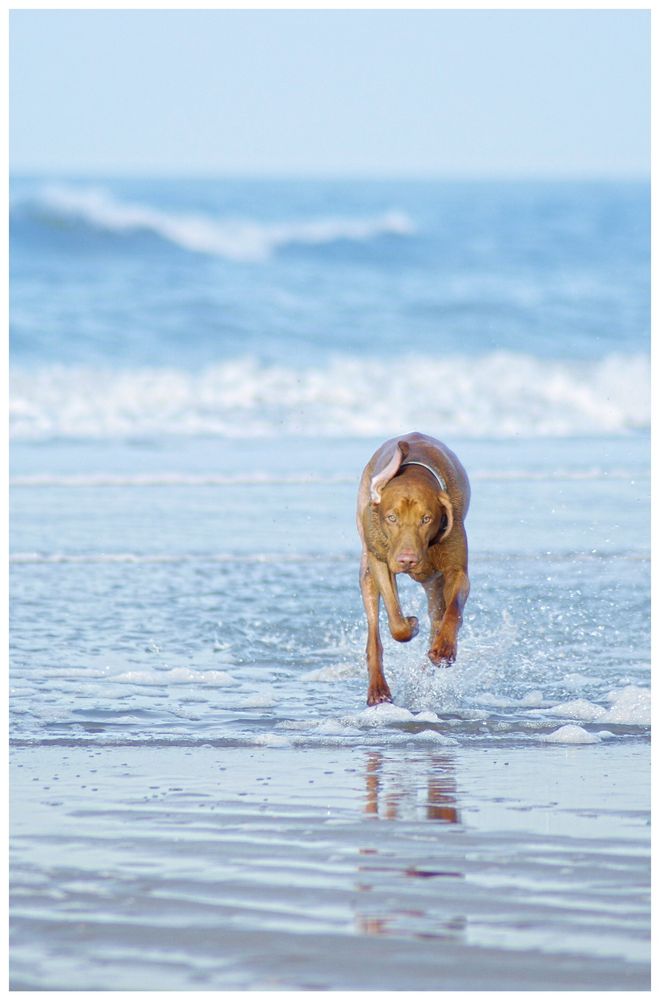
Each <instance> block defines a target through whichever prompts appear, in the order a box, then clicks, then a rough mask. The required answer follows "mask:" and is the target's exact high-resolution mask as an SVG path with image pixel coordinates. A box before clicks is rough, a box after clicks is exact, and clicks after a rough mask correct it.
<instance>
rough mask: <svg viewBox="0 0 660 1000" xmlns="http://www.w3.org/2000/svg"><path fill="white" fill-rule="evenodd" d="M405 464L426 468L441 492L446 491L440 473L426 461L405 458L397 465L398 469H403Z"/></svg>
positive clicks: (445, 485)
mask: <svg viewBox="0 0 660 1000" xmlns="http://www.w3.org/2000/svg"><path fill="white" fill-rule="evenodd" d="M407 465H421V467H422V469H427V470H428V472H430V473H431V475H432V476H433V478H434V479H435V480H436V482H437V484H438V486H439V487H440V489H441V490H442V492H443V493H446V492H447V484H446V482H445V481H444V479H443V478H442V476H441V475H440V473H439V472H437V470H436V469H434V468H433V466H431V465H427V464H426V462H416V461H414V459H412V458H411V459H406V461H405V462H402V463H401V465H400V466H399V470H401V469H404V468H405V467H406V466H407Z"/></svg>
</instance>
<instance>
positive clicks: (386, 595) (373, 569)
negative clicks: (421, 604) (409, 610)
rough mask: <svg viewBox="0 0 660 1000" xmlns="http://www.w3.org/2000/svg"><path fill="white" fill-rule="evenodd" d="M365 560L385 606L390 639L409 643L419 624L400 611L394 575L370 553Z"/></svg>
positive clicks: (411, 616)
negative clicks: (367, 561)
mask: <svg viewBox="0 0 660 1000" xmlns="http://www.w3.org/2000/svg"><path fill="white" fill-rule="evenodd" d="M367 558H368V560H369V572H370V574H371V576H372V577H373V579H374V581H375V584H376V586H377V587H378V590H379V591H380V593H381V595H382V598H383V602H384V604H385V610H386V611H387V621H388V624H389V626H390V632H391V634H392V638H393V639H396V641H397V642H409V641H410V640H411V639H414V638H415V636H416V635H417V633H418V632H419V622H418V621H417V619H416V618H415V617H414V616H413V615H410V616H409V617H406V616H405V615H404V614H403V612H402V611H401V605H400V603H399V592H398V590H397V586H396V579H395V577H394V574H393V573H391V572H390V568H389V566H388V565H387V563H384V562H382V561H381V560H380V559H377V558H376V557H375V556H373V555H371V553H369V554H368V557H367Z"/></svg>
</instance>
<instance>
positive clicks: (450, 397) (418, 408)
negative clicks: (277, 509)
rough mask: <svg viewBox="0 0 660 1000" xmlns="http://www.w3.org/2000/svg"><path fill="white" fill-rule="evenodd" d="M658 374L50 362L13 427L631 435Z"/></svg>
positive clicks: (516, 363)
mask: <svg viewBox="0 0 660 1000" xmlns="http://www.w3.org/2000/svg"><path fill="white" fill-rule="evenodd" d="M402 373H405V377H402ZM649 376H650V366H649V359H648V358H647V357H646V356H644V355H638V356H627V355H626V356H624V355H621V356H619V355H609V356H607V357H605V358H602V359H600V360H598V361H591V362H587V361H559V360H554V361H550V360H546V359H541V358H535V357H532V356H530V355H526V354H514V353H507V352H494V353H491V354H485V355H481V356H478V357H469V356H465V355H453V356H450V355H445V356H442V357H435V358H429V357H427V356H424V357H422V356H419V357H416V356H410V357H406V358H400V359H397V360H381V359H376V358H368V359H367V358H362V359H358V358H355V357H349V356H345V357H335V358H333V359H331V360H330V361H328V362H327V363H326V364H325V365H324V366H323V367H307V368H295V367H285V366H280V365H267V364H262V363H259V362H258V361H256V360H255V359H253V358H249V357H244V358H237V359H233V360H231V361H226V362H223V363H222V364H218V365H215V366H212V367H209V368H206V369H202V370H200V371H198V372H189V371H184V370H179V369H168V368H138V369H127V370H110V369H95V368H88V367H64V366H53V367H48V368H41V369H37V370H34V371H28V370H18V371H15V372H14V373H13V374H12V379H11V402H10V424H11V432H12V435H13V437H15V438H18V439H33V440H43V439H48V438H53V437H55V438H58V437H61V438H133V437H144V436H153V435H157V436H162V435H206V436H208V435H212V436H220V437H228V438H259V437H262V438H269V437H274V436H277V437H281V436H287V435H302V436H315V437H323V436H327V437H341V436H351V437H373V436H375V437H383V436H384V435H386V434H389V433H392V434H395V433H399V432H400V431H401V428H402V427H403V428H414V427H416V426H423V427H432V426H436V427H441V428H442V430H443V434H445V435H449V436H453V437H471V438H473V437H494V438H508V437H518V436H525V437H535V436H548V435H549V436H560V437H561V436H571V435H575V434H579V435H585V434H601V433H610V434H622V433H626V432H628V431H631V430H636V429H640V428H647V427H648V426H649V423H650V407H651V403H650V381H649ZM438 386H442V392H438Z"/></svg>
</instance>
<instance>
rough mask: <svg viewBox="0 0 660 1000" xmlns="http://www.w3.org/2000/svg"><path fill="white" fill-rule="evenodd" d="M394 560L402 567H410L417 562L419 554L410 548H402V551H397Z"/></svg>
mask: <svg viewBox="0 0 660 1000" xmlns="http://www.w3.org/2000/svg"><path fill="white" fill-rule="evenodd" d="M396 561H397V562H398V564H399V566H401V568H402V569H406V570H407V569H412V568H413V566H416V565H417V563H418V562H419V556H418V555H417V553H416V552H413V551H412V549H404V550H403V552H399V554H398V556H397V560H396Z"/></svg>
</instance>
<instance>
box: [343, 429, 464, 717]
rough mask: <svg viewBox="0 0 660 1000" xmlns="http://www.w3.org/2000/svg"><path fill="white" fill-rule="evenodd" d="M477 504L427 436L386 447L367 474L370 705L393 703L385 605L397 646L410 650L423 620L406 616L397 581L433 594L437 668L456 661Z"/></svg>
mask: <svg viewBox="0 0 660 1000" xmlns="http://www.w3.org/2000/svg"><path fill="white" fill-rule="evenodd" d="M469 504H470V483H469V482H468V477H467V473H466V472H465V469H464V468H463V466H462V465H461V463H460V462H459V460H458V459H457V457H456V455H454V453H453V452H452V451H450V450H449V448H447V447H446V445H444V444H442V443H441V442H440V441H436V439H435V438H432V437H428V435H426V434H417V433H414V434H404V435H403V437H396V438H392V439H391V440H390V441H386V442H385V444H383V445H382V446H381V447H380V448H379V449H378V451H377V452H376V454H375V455H374V456H373V457H372V458H371V460H370V462H369V463H368V465H367V467H366V468H365V470H364V472H363V473H362V478H361V480H360V489H359V492H358V507H357V524H358V531H359V532H360V538H361V539H362V562H361V564H360V589H361V591H362V600H363V601H364V607H365V610H366V612H367V621H368V624H369V633H368V638H367V664H368V667H369V692H368V694H367V704H368V705H377V704H378V703H379V702H382V701H391V700H392V695H391V693H390V689H389V687H388V686H387V681H386V680H385V675H384V674H383V646H382V643H381V641H380V635H379V632H378V611H379V607H380V598H381V597H382V598H383V601H384V603H385V610H386V611H387V619H388V622H389V626H390V632H391V633H392V636H393V638H395V639H397V640H398V641H399V642H408V641H409V640H410V639H412V638H413V637H414V636H416V635H417V632H418V622H417V619H416V618H406V617H404V615H403V614H402V613H401V605H400V604H399V595H398V592H397V586H396V574H397V573H408V575H409V576H411V577H412V578H413V580H418V581H419V582H420V583H421V584H422V586H423V587H424V590H425V591H426V597H427V600H428V609H429V618H430V621H431V647H430V649H429V652H428V655H429V659H430V660H431V662H432V663H435V664H438V665H439V664H440V663H443V662H444V663H446V664H450V663H453V661H454V660H455V659H456V636H457V633H458V630H459V628H460V625H461V621H462V615H463V607H464V605H465V602H466V600H467V597H468V594H469V592H470V581H469V579H468V573H467V557H468V553H467V537H466V534H465V528H464V526H463V521H464V519H465V516H466V514H467V512H468V506H469Z"/></svg>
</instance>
